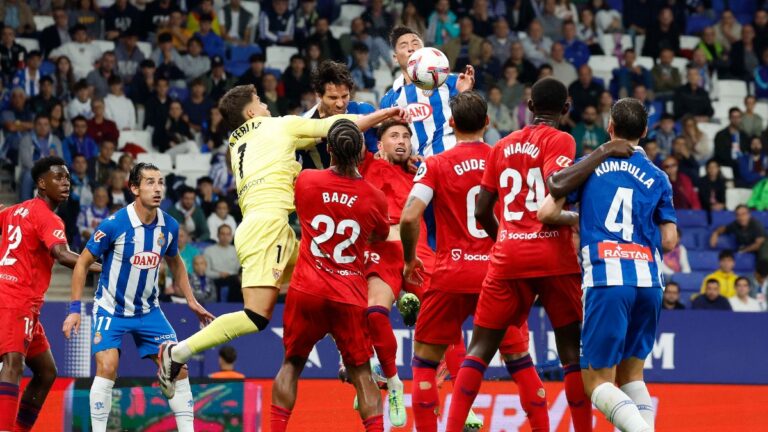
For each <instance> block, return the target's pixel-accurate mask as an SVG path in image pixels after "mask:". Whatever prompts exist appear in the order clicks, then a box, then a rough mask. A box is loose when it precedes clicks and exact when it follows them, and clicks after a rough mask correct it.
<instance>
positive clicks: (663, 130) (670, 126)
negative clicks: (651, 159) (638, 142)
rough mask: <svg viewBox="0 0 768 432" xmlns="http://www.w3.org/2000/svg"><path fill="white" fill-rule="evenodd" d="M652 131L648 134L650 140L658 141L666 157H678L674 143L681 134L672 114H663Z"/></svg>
mask: <svg viewBox="0 0 768 432" xmlns="http://www.w3.org/2000/svg"><path fill="white" fill-rule="evenodd" d="M649 118H650V117H649ZM651 129H652V130H651V131H650V132H649V133H648V138H651V139H654V140H656V142H657V143H658V144H659V150H660V151H661V153H662V154H663V155H664V157H666V156H668V155H670V154H675V155H677V154H676V153H674V151H673V143H674V141H675V138H677V136H678V135H679V134H678V131H677V130H676V127H675V118H674V117H672V114H667V113H664V114H662V115H661V117H659V122H658V124H656V125H655V126H654V127H653V128H651ZM683 142H685V141H683ZM688 156H690V152H688V154H687V155H686V157H688ZM694 162H695V161H694ZM689 177H690V176H689ZM693 178H695V177H693Z"/></svg>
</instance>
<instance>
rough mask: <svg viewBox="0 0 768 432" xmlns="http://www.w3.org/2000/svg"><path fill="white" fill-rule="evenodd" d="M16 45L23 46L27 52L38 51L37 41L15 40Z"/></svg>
mask: <svg viewBox="0 0 768 432" xmlns="http://www.w3.org/2000/svg"><path fill="white" fill-rule="evenodd" d="M16 43H17V44H19V45H21V46H23V47H24V49H26V50H27V52H30V51H34V50H39V49H40V43H39V42H38V41H37V39H32V38H16Z"/></svg>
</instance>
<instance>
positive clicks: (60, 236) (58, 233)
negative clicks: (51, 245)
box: [53, 230, 67, 240]
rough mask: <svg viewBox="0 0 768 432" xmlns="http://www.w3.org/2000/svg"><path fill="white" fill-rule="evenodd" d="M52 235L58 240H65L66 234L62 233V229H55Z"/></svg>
mask: <svg viewBox="0 0 768 432" xmlns="http://www.w3.org/2000/svg"><path fill="white" fill-rule="evenodd" d="M53 236H54V237H56V238H57V239H59V240H66V239H67V236H66V235H64V231H62V230H56V231H54V232H53Z"/></svg>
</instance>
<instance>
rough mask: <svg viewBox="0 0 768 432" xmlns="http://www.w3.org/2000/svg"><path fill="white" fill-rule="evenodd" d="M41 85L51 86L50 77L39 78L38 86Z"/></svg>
mask: <svg viewBox="0 0 768 432" xmlns="http://www.w3.org/2000/svg"><path fill="white" fill-rule="evenodd" d="M42 83H49V84H53V78H51V77H50V76H48V75H46V76H44V77H42V78H40V84H42Z"/></svg>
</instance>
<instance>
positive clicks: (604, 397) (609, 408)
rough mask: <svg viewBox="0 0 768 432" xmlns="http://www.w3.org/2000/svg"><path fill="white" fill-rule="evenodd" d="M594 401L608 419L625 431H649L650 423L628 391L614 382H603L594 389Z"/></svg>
mask: <svg viewBox="0 0 768 432" xmlns="http://www.w3.org/2000/svg"><path fill="white" fill-rule="evenodd" d="M592 403H593V404H595V406H596V407H597V409H599V410H600V412H602V413H603V414H605V417H606V418H608V421H609V422H611V423H613V425H614V426H616V427H617V428H619V429H621V430H622V431H624V432H649V431H650V430H651V428H650V426H648V423H646V422H645V420H643V416H641V415H640V411H638V410H637V406H636V405H635V403H634V402H632V399H630V398H629V396H627V394H626V393H624V392H623V391H621V390H619V388H618V387H616V386H615V385H613V384H612V383H602V384H600V385H599V386H597V388H595V389H594V390H593V391H592Z"/></svg>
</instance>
